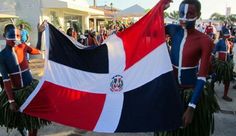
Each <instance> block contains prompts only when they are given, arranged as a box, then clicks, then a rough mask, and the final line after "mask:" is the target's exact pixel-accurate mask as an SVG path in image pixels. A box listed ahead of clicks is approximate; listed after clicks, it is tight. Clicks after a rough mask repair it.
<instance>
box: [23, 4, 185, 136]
mask: <svg viewBox="0 0 236 136" xmlns="http://www.w3.org/2000/svg"><path fill="white" fill-rule="evenodd" d="M165 2H166V1H165V0H161V1H160V2H159V3H158V4H157V5H156V6H155V7H154V8H153V9H152V10H151V11H150V12H149V13H147V14H146V15H145V16H144V17H143V18H142V19H140V20H139V21H138V22H137V23H135V24H134V25H132V26H131V27H129V28H127V29H126V30H124V31H122V32H120V33H117V34H113V35H111V36H110V37H108V38H107V39H106V40H105V41H104V42H103V43H104V44H102V45H100V46H96V47H85V46H83V45H81V44H79V43H75V42H74V41H72V40H70V39H69V38H68V37H67V36H65V35H64V34H63V33H61V32H60V31H59V30H57V29H56V28H55V27H53V26H52V25H51V24H48V27H47V28H46V30H45V33H46V57H45V61H46V62H45V66H46V67H45V68H44V70H45V71H44V73H45V74H44V76H43V77H42V79H41V81H40V83H39V85H38V86H37V88H36V89H35V90H34V92H33V93H32V94H31V95H30V96H29V97H28V99H27V100H26V102H25V103H24V104H23V105H22V106H21V108H20V109H21V111H22V112H24V113H26V114H29V115H32V116H37V117H40V118H43V119H47V120H51V121H55V122H58V123H62V124H65V125H69V126H73V127H77V128H80V129H85V130H89V131H96V132H108V133H114V132H151V131H152V132H153V131H166V130H174V129H177V128H179V127H180V125H181V116H182V111H183V107H182V104H181V101H180V96H179V92H178V91H177V85H176V83H175V80H174V76H173V68H172V65H171V60H170V58H169V53H168V49H167V46H166V43H165V29H164V15H163V12H164V6H165Z"/></svg>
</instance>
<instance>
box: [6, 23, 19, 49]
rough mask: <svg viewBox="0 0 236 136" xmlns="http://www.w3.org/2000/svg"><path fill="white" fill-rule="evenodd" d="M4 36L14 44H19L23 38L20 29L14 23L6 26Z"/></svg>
mask: <svg viewBox="0 0 236 136" xmlns="http://www.w3.org/2000/svg"><path fill="white" fill-rule="evenodd" d="M3 36H4V37H5V38H6V40H7V41H11V42H10V43H12V44H14V45H15V44H18V43H19V42H20V39H21V35H20V30H18V29H16V27H15V26H14V25H13V24H8V25H6V26H5V28H4V33H3Z"/></svg>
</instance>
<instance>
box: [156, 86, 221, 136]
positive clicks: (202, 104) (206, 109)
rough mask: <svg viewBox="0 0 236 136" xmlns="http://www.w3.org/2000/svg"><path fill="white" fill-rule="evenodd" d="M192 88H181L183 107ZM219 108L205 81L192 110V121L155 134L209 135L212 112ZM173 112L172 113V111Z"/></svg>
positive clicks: (212, 123) (212, 125) (189, 96)
mask: <svg viewBox="0 0 236 136" xmlns="http://www.w3.org/2000/svg"><path fill="white" fill-rule="evenodd" d="M192 93H193V90H192V89H187V90H183V91H182V93H181V97H182V100H183V102H184V105H185V109H186V108H187V107H188V103H189V101H190V99H191V96H192ZM218 110H220V107H219V105H218V103H217V100H216V98H215V92H214V90H213V88H212V85H211V84H210V83H209V82H207V83H206V85H205V87H204V90H203V93H202V95H201V98H200V100H199V102H198V104H197V108H196V109H195V111H194V117H193V121H192V123H191V124H190V125H189V126H188V127H186V128H179V129H177V130H174V131H165V132H156V133H155V136H210V135H211V134H212V133H213V132H214V116H213V113H214V112H217V111H218ZM173 114H174V113H173Z"/></svg>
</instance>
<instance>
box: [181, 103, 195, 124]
mask: <svg viewBox="0 0 236 136" xmlns="http://www.w3.org/2000/svg"><path fill="white" fill-rule="evenodd" d="M193 115H194V109H193V108H192V107H188V108H187V110H186V111H185V112H184V115H183V125H184V127H187V126H188V125H189V124H191V123H192V120H193Z"/></svg>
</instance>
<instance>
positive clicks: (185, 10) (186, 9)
mask: <svg viewBox="0 0 236 136" xmlns="http://www.w3.org/2000/svg"><path fill="white" fill-rule="evenodd" d="M194 10H195V9H194V8H193V7H190V4H181V5H180V8H179V12H180V13H179V20H180V21H195V20H197V18H198V17H197V16H195V17H194V18H190V17H189V16H188V14H191V13H193V12H194ZM190 11H191V12H190ZM195 12H196V11H195ZM190 16H192V15H190Z"/></svg>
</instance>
